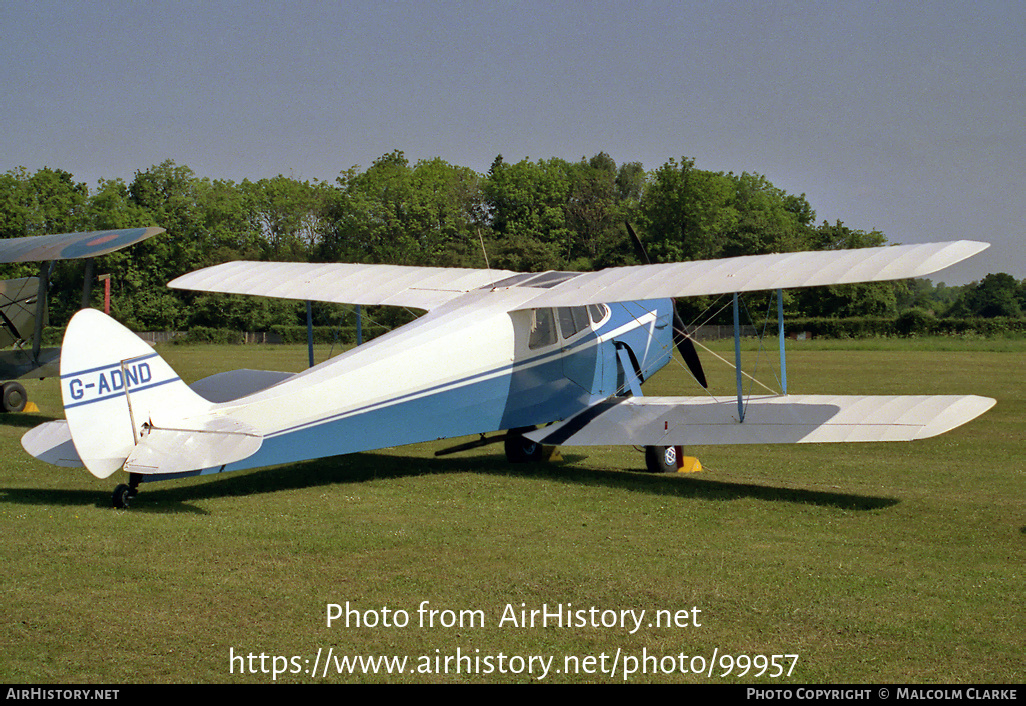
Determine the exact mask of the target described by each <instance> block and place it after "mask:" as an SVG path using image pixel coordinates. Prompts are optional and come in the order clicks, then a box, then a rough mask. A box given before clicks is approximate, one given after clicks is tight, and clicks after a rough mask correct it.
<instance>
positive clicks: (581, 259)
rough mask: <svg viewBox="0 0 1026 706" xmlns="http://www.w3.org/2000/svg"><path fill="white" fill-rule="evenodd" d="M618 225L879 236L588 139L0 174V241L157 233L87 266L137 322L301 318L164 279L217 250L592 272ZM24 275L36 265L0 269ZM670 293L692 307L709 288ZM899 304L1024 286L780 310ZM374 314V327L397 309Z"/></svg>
mask: <svg viewBox="0 0 1026 706" xmlns="http://www.w3.org/2000/svg"><path fill="white" fill-rule="evenodd" d="M627 222H631V223H632V224H634V226H635V228H636V230H637V231H638V232H639V233H640V234H641V237H642V238H643V240H644V241H645V246H646V248H647V250H648V254H649V256H650V257H651V259H652V260H653V261H654V262H670V261H680V260H695V259H709V258H717V257H729V256H734V255H747V254H760V253H770V252H786V251H793V250H821V249H835V248H856V247H869V246H874V245H883V244H886V242H887V241H886V238H885V237H884V235H883V234H882V233H880V232H878V231H870V232H865V231H861V230H856V229H853V228H849V227H848V226H846V225H844V224H843V223H842V222H840V221H837V222H835V223H832V224H831V223H827V222H825V221H824V222H822V223H819V224H817V223H816V213H815V211H814V210H813V208H812V206H811V204H809V202H808V200H807V199H806V197H805V194H801V195H794V194H789V193H787V192H786V191H784V190H782V189H778V188H777V187H775V186H773V184H772V183H770V182H769V180H767V179H766V178H765V177H763V176H760V175H758V174H749V173H743V174H740V175H736V174H733V173H722V172H712V171H706V170H702V169H698V168H696V167H695V164H694V162H693V160H690V159H681V160H680V161H677V160H675V159H671V160H669V161H667V162H666V163H665V164H663V165H662V166H661V167H659V168H658V169H655V170H653V171H646V170H645V169H644V167H643V166H642V165H641V164H640V163H638V162H627V163H623V164H620V165H617V164H616V162H615V161H614V160H613V159H612V158H611V157H610V156H609V155H607V154H606V153H604V152H603V153H600V154H598V155H595V156H594V157H592V158H590V159H582V160H580V161H579V162H569V161H566V160H563V159H557V158H553V159H543V160H538V161H530V160H526V159H525V160H522V161H519V162H516V163H510V162H506V161H505V160H504V159H503V158H502V156H501V155H500V156H499V157H497V158H496V159H495V161H494V162H493V164H492V165H491V168H490V169H489V171H488V173H487V174H478V173H476V172H474V171H473V170H471V169H468V168H466V167H459V166H454V165H451V164H448V163H447V162H445V161H443V160H441V159H430V160H421V161H419V162H417V163H415V164H412V165H411V164H410V162H409V160H408V159H407V158H406V157H405V156H404V155H403V153H402V152H398V151H396V152H392V153H390V154H386V155H384V156H382V157H381V158H380V159H378V160H376V161H375V162H374V163H373V164H372V165H371V166H370V167H368V168H366V169H361V168H358V167H353V168H351V169H349V170H347V171H344V172H342V173H341V174H340V176H339V177H338V178H337V179H336V181H335V183H327V182H310V181H300V180H298V179H294V178H290V177H285V176H278V177H275V178H273V179H261V180H259V181H255V182H254V181H249V180H244V181H242V182H241V183H235V182H232V181H223V180H210V179H208V178H203V177H198V176H197V175H196V174H195V173H194V172H193V171H192V170H191V169H189V168H188V167H186V166H180V165H176V164H175V163H174V162H171V161H167V162H164V163H162V164H159V165H155V166H152V167H150V168H148V169H146V170H143V171H139V172H137V173H136V175H135V178H134V179H133V180H132V181H131V183H125V182H124V181H123V180H121V179H110V180H106V179H104V180H100V182H99V184H98V185H97V186H96V188H95V189H94V190H90V189H89V188H88V187H87V186H86V184H84V183H80V182H76V181H75V179H74V176H73V175H72V174H70V173H68V172H65V171H62V170H60V169H50V168H44V169H41V170H39V171H37V172H35V173H29V172H28V171H27V170H25V169H24V168H22V169H18V170H13V171H10V172H8V173H6V174H3V175H0V237H3V238H15V237H22V236H27V235H40V234H45V233H61V232H73V231H85V230H103V229H109V228H128V227H136V226H146V225H158V226H161V227H163V228H165V229H166V230H167V232H166V233H165V234H163V235H160V236H157V237H155V238H151V239H150V240H147V241H145V242H143V243H141V244H138V245H136V246H133V247H131V248H128V249H126V250H122V251H119V252H117V253H113V254H111V255H107V256H105V257H104V258H103V259H102V260H101V261H100V262H99V263H98V268H97V273H98V274H99V273H109V274H110V275H111V282H112V293H113V301H112V309H113V312H112V313H113V314H114V315H115V316H116V317H117V318H118V319H119V320H121V321H122V322H124V323H125V324H126V325H128V326H129V327H131V328H134V329H136V330H153V329H157V330H160V329H171V330H181V329H188V328H192V327H198V326H205V327H212V328H229V329H235V330H270V329H271V328H272V327H275V326H293V325H298V324H302V323H303V321H304V320H305V319H304V317H305V308H304V307H303V305H302V304H301V303H297V302H291V301H281V300H267V299H262V298H247V297H233V296H222V295H210V294H197V293H190V292H179V291H175V290H169V289H167V287H166V286H165V284H166V283H167V282H168V281H170V280H171V279H173V278H175V277H177V276H179V275H181V274H184V273H185V272H189V271H192V270H195V269H198V268H201V267H206V266H209V265H214V264H218V263H221V262H225V261H228V260H239V259H249V260H283V261H309V262H366V263H393V264H403V265H434V266H447V267H486V266H490V267H492V268H501V269H510V270H518V271H541V270H590V269H598V268H602V267H608V266H615V265H627V264H637V260H636V255H635V252H634V248H633V246H632V245H631V242H630V240H629V239H628V236H627V231H626V227H625V223H627ZM37 273H38V265H36V264H27V265H10V266H5V267H4V268H3V271H2V272H0V274H2V275H3V276H4V277H20V276H31V275H35V274H37ZM82 276H83V264H82V263H81V262H62V263H59V264H58V267H57V269H56V271H55V272H54V275H53V283H54V290H53V292H54V293H53V296H52V300H51V301H52V305H51V324H52V325H56V326H60V325H62V324H63V323H64V322H66V320H67V318H68V317H70V315H71V314H72V313H73V312H74V311H75V310H76V309H77V308H78V306H79V299H80V296H81V295H80V291H81V282H82ZM97 296H98V294H97V295H94V301H96V297H97ZM681 303H682V305H683V308H684V310H683V311H682V315H684V316H685V319H686V320H691V319H694V318H696V317H699V316H700V315H702V312H703V311H705V310H706V309H707V308H708V307H709V306H710V305H711V303H712V300H711V299H709V300H706V299H703V298H696V299H691V300H685V301H683V302H681ZM750 305H751V308H752V309H753V310H756V309H758V308H759V307H761V306H762V302H761V301H760V300H759V297H754V298H752V299H751V302H750ZM910 309H915V310H917V311H921V312H923V315H926V316H938V317H940V316H960V317H969V316H984V317H992V316H1011V317H1021V316H1023V312H1024V310H1026V283H1024V282H1017V281H1016V280H1015V279H1014V278H1012V277H1010V276H1009V275H1003V274H1000V275H988V277H987V278H985V279H984V280H983V281H982V282H980V283H974V284H972V285H967V286H965V287H945V286H944V285H943V284H941V285H937V286H934V285H933V284H932V283H931V282H930V281H929V280H914V281H909V282H897V283H880V284H863V285H847V286H836V287H823V288H816V289H810V290H794V291H791V292H788V293H787V295H786V297H785V313H786V315H787V316H788V317H826V318H838V317H854V316H873V317H895V316H897V315H898V314H899V313H901V312H903V311H906V310H910ZM344 311H345V308H344V307H338V306H333V305H317V306H316V316H317V319H318V323H320V324H331V323H338V320H339V317H340V316H341V315H342V313H343V312H344ZM374 315H375V316H377V317H378V318H379V319H383V320H384V322H385V323H386V324H388V323H398V322H399V320H400V319H402V318H408V315H407V314H405V313H403V312H388V311H385V312H379V313H375V314H374ZM713 315H714V319H713V320H717V317H716V316H715V311H714V312H713ZM721 316H722V315H721ZM393 319H395V321H393Z"/></svg>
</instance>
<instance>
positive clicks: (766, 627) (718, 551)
mask: <svg viewBox="0 0 1026 706" xmlns="http://www.w3.org/2000/svg"><path fill="white" fill-rule="evenodd" d="M899 343H901V342H899ZM809 344H812V345H809ZM947 345H949V343H948V342H945V344H944V345H943V346H940V347H938V348H931V347H929V346H927V347H926V348H922V347H920V346H919V345H918V344H916V343H915V342H912V343H908V342H906V343H905V344H904V345H891V344H890V342H889V343H888V346H887V347H885V348H884V349H882V350H879V349H878V350H862V349H861V348H862V343H861V342H853V343H851V344H843V343H837V342H834V343H832V344H825V343H821V342H818V341H808V342H794V343H793V344H791V345H790V352H789V359H788V367H789V369H788V378H789V388H790V391H791V392H793V393H812V392H822V393H853V394H855V393H865V394H908V393H916V394H922V393H938V394H939V393H944V394H952V393H973V394H982V395H988V396H991V397H995V398H997V400H998V404H997V406H996V407H994V408H993V409H992V410H991V411H990V412H988V413H987V414H986V415H984V416H983V417H982V418H980V419H978V420H976V421H974V422H972V423H970V424H968V425H966V426H965V427H962V428H960V429H958V430H955V431H954V432H951V433H949V434H947V435H944V436H941V437H938V438H935V439H930V440H926V441H922V442H916V443H912V444H856V445H845V446H836V445H823V446H815V445H808V446H779V447H777V446H767V447H704V448H696V449H693V450H692V451H691V453H693V454H694V455H696V456H698V457H699V458H700V459H701V461H702V463H703V465H704V466H705V470H704V471H703V472H702V473H700V474H696V475H691V476H683V477H652V476H649V475H646V474H644V473H641V472H638V469H640V468H642V467H643V465H644V462H643V458H642V456H641V455H640V454H639V453H638V452H636V451H635V450H634V449H632V448H618V447H610V448H601V449H571V448H568V449H563V450H562V454H563V457H564V461H563V462H562V463H552V464H544V465H542V466H537V467H516V466H509V465H508V464H506V462H505V460H504V458H503V457H502V452H501V446H492V447H486V448H483V449H480V450H477V451H474V452H469V453H465V454H461V455H457V456H447V457H441V458H436V457H434V451H435V450H437V449H439V448H443V447H444V446H446V445H448V444H450V443H452V442H437V443H433V444H422V445H417V446H411V447H403V448H396V449H387V450H383V451H380V452H376V453H368V454H356V455H352V456H346V457H340V458H334V459H324V460H320V461H314V462H307V463H300V464H295V465H293V466H289V467H279V468H273V469H261V470H255V471H251V472H243V473H238V474H234V475H229V476H225V477H221V478H210V479H187V480H182V481H174V482H168V483H162V484H153V485H144V486H143V492H142V494H141V495H140V497H139V498H138V500H137V501H136V503H135V504H134V505H133V507H132V508H131V509H130V510H128V511H115V510H112V509H111V508H110V507H109V503H110V492H111V490H112V488H113V485H114V484H115V483H116V482H120V481H119V480H118V478H117V477H115V478H112V479H108V480H106V481H99V480H96V479H94V478H92V477H91V476H89V475H88V473H86V472H84V471H82V470H74V469H58V468H54V467H50V466H47V465H45V464H42V463H39V462H37V461H35V460H34V459H32V458H30V457H28V456H27V455H26V454H25V453H24V452H23V451H22V449H21V448H20V444H19V438H20V436H21V434H22V433H23V432H24V431H25V430H26V429H28V428H29V427H31V426H34V425H35V424H37V423H39V421H41V420H42V419H45V418H49V417H59V416H61V411H60V402H59V393H58V390H57V386H56V382H55V381H53V380H46V381H41V382H39V381H35V382H32V383H31V384H30V385H29V387H30V390H29V392H30V396H31V397H32V399H34V400H35V401H36V402H37V403H38V404H39V405H40V407H41V408H42V410H43V411H42V413H41V414H38V415H9V416H7V417H6V418H4V419H3V420H2V421H3V425H2V426H0V451H2V452H3V459H4V461H3V463H2V464H0V528H2V529H3V532H4V540H3V542H2V543H0V557H2V558H0V561H2V562H3V567H4V571H3V578H2V579H0V582H2V583H0V585H2V587H3V593H2V596H3V600H2V603H0V620H2V621H3V623H2V625H3V631H2V635H0V680H2V681H4V682H106V683H117V682H194V681H198V682H241V681H257V682H269V681H271V675H270V674H246V675H240V674H238V668H237V667H236V672H235V673H234V674H233V673H231V671H230V663H229V650H230V649H234V651H235V653H236V654H240V653H243V654H248V653H254V654H256V655H259V654H261V653H263V654H266V655H287V656H292V655H298V656H301V657H302V658H303V659H307V658H308V659H309V660H310V662H309V663H308V664H307V663H304V666H306V667H309V666H312V663H313V659H314V656H315V654H316V653H317V650H318V649H319V648H323V650H324V652H327V650H328V648H333V649H334V650H335V652H336V653H339V652H341V653H352V654H385V655H393V654H394V655H409V656H410V657H411V660H414V661H412V662H411V665H410V666H411V667H415V666H417V664H419V662H417V661H415V660H416V658H417V657H419V656H424V655H426V656H428V657H430V658H431V659H433V658H434V657H435V656H436V655H446V654H453V653H455V650H456V649H457V648H459V649H461V650H462V651H463V653H464V654H468V653H469V654H472V655H476V656H484V655H492V656H495V655H498V653H500V652H501V653H503V654H505V655H507V656H511V655H524V656H526V655H531V654H539V655H546V656H548V655H554V656H555V666H556V667H562V664H563V658H564V656H565V655H580V656H586V655H595V656H599V655H601V654H603V653H605V654H608V655H610V657H609V660H610V662H611V660H612V655H613V654H614V653H616V651H617V650H618V649H619V650H621V654H631V655H638V656H640V655H641V654H642V652H643V650H647V653H648V654H649V655H657V656H663V655H678V654H685V655H688V656H693V655H703V656H706V657H709V656H711V655H712V654H713V651H714V650H718V651H719V652H718V653H719V654H724V653H726V654H742V653H744V654H749V655H754V654H770V655H772V654H783V653H787V654H798V655H800V657H799V660H798V663H797V666H796V667H795V669H794V671H793V673H792V674H791V676H790V678H788V679H777V680H775V681H777V682H782V681H789V682H1005V683H1021V682H1022V681H1023V679H1024V667H1023V654H1024V653H1026V636H1024V630H1023V627H1024V626H1026V608H1024V603H1026V601H1024V600H1023V599H1024V598H1026V595H1024V593H1026V591H1024V589H1023V586H1024V576H1023V567H1024V565H1026V492H1024V483H1026V454H1024V453H1023V444H1022V438H1023V434H1024V431H1026V429H1024V426H1026V425H1024V419H1026V409H1024V402H1023V400H1024V398H1026V395H1024V392H1026V389H1024V388H1026V382H1024V381H1023V377H1024V376H1023V374H1022V373H1023V366H1022V362H1021V361H1022V354H1023V352H1026V344H1024V343H1022V342H1019V343H1017V344H1008V345H1009V347H1008V348H1007V349H1000V350H987V349H981V348H979V347H977V346H978V344H976V343H975V342H970V343H967V344H964V347H963V348H962V349H958V350H945V348H946V346H947ZM1002 345H1005V344H1002ZM715 348H716V349H717V351H718V352H720V353H721V354H726V357H728V358H730V356H731V353H730V346H729V344H717V346H716V347H715ZM327 350H328V349H327V348H326V347H325V348H324V349H320V350H319V351H318V360H321V359H323V357H324V356H325V355H326V354H327ZM161 352H162V353H163V354H164V355H165V356H166V357H167V358H168V360H169V362H171V364H172V365H173V366H175V367H176V368H177V369H178V370H179V371H180V373H182V375H183V377H185V378H186V379H187V380H193V379H197V378H199V377H203V376H205V375H209V374H211V373H213V372H217V371H219V370H224V369H229V368H235V367H254V368H265V369H278V370H286V369H292V370H298V369H301V368H302V367H304V366H305V364H306V350H305V348H304V347H291V346H253V347H242V346H240V347H230V346H225V347H219V346H171V347H166V348H162V349H161ZM755 355H756V354H755V352H754V351H751V350H749V351H746V353H745V358H746V362H745V365H746V366H749V365H752V364H754V361H755ZM703 357H704V359H705V361H706V367H707V369H708V370H709V372H710V377H711V379H712V382H713V387H714V389H715V391H716V393H717V394H718V395H729V394H731V392H732V389H733V372H732V371H730V370H729V369H727V368H725V366H720V365H717V364H714V363H713V361H712V360H711V359H710V358H711V357H710V356H709V355H708V354H705V355H704V356H703ZM759 359H760V366H761V369H762V371H763V372H764V373H765V374H764V375H763V376H762V377H763V378H764V379H769V380H772V377H773V376H772V374H769V373H770V366H775V360H774V353H773V351H772V350H771V351H770V352H769V353H768V354H767V353H763V354H761V355H760V356H759ZM646 393H647V394H696V393H697V390H696V388H695V387H694V385H693V384H692V383H689V382H688V380H687V374H686V372H684V371H683V370H682V368H681V367H680V366H679V365H676V364H675V365H671V366H668V367H667V368H666V369H665V370H664V371H663V372H661V373H660V374H659V375H657V376H656V377H654V378H653V379H652V380H651V381H649V382H648V383H647V384H646ZM346 601H349V602H350V603H351V604H353V605H354V606H356V607H358V608H359V609H360V610H361V611H366V610H375V611H380V610H381V609H382V608H383V607H385V606H388V607H389V608H390V609H392V610H398V609H403V610H406V611H409V613H410V615H411V617H412V622H411V625H410V626H409V627H406V628H385V627H381V626H379V627H376V628H369V627H360V628H346V627H344V626H342V625H341V623H339V622H336V623H335V624H334V625H333V626H332V627H330V628H329V627H327V625H326V621H325V611H326V604H328V603H343V604H344V603H345V602H346ZM422 601H429V602H430V603H429V606H430V607H432V608H435V609H439V610H441V609H450V610H454V611H459V610H468V609H474V610H480V611H482V612H483V615H484V616H485V618H486V624H485V625H484V626H483V627H482V626H464V627H462V628H461V627H451V628H446V627H433V628H420V627H416V619H417V614H416V610H417V607H418V606H419V605H420V604H421V602H422ZM558 603H563V604H566V603H571V604H573V607H574V608H582V609H588V608H591V607H593V606H594V607H597V608H601V609H609V608H612V609H617V610H619V609H627V608H634V609H645V610H647V611H648V615H649V616H651V614H652V612H654V611H655V610H659V609H668V610H671V611H676V610H679V609H690V608H692V607H694V606H697V607H698V608H700V609H701V614H700V616H701V617H700V621H701V622H702V625H701V627H686V628H667V627H661V628H656V627H651V628H650V627H647V626H645V627H642V628H641V629H640V630H638V631H637V632H636V633H635V634H633V635H632V634H629V632H628V631H626V630H621V629H618V628H592V627H572V628H559V627H548V628H541V627H535V628H517V627H512V626H508V625H507V626H504V627H500V626H499V625H498V624H497V623H498V621H499V618H500V617H501V615H502V611H503V607H504V606H505V605H507V604H512V605H513V606H514V607H516V608H519V607H520V606H521V604H525V605H526V607H527V608H528V609H531V608H541V607H542V604H548V605H549V606H550V607H552V606H554V605H555V604H558ZM436 650H437V651H438V652H436ZM475 650H480V652H475ZM265 665H266V666H268V667H269V666H270V663H265ZM257 666H259V664H258V665H257ZM721 671H723V670H721V669H719V668H717V669H715V670H714V674H715V675H718V674H719V673H721ZM622 678H623V677H622V674H617V676H616V677H615V678H613V679H611V678H610V677H609V676H608V675H603V674H578V675H568V674H553V673H550V674H549V676H548V678H547V680H548V681H557V682H563V681H591V682H595V681H599V682H606V681H611V680H612V681H622ZM718 679H719V677H717V676H714V677H712V678H710V677H708V676H698V675H693V674H680V673H672V674H662V673H660V674H655V675H653V674H647V675H641V674H639V675H636V676H634V677H633V678H632V679H631V681H660V682H705V681H710V680H711V681H717V680H718ZM727 679H728V680H733V679H735V677H734V676H731V677H728V678H727ZM749 679H751V677H745V680H749ZM530 680H531V676H530V675H528V674H519V675H517V674H509V673H507V674H500V673H492V674H488V675H474V674H470V675H468V674H465V673H463V674H445V675H438V674H417V673H413V674H410V673H408V674H404V675H401V676H396V675H393V676H386V675H382V674H379V675H352V676H350V675H337V674H329V676H328V677H327V678H326V679H325V678H322V677H317V678H316V679H315V678H313V677H311V676H310V675H309V674H306V673H301V674H285V675H282V676H281V677H279V679H278V681H286V682H291V681H331V682H355V681H372V682H385V681H407V682H434V681H442V682H451V681H466V682H507V681H508V682H516V681H530ZM761 681H769V680H768V679H767V678H766V677H763V678H762V679H761Z"/></svg>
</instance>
